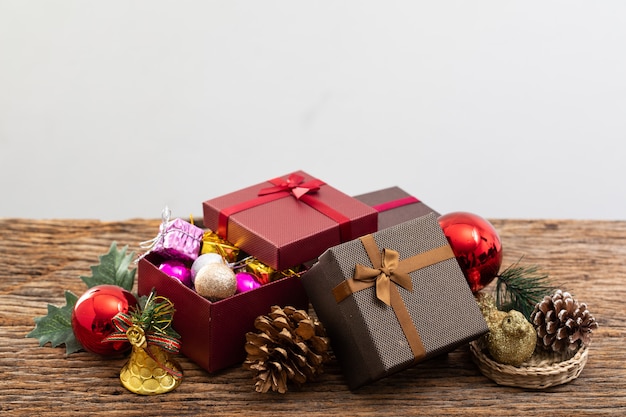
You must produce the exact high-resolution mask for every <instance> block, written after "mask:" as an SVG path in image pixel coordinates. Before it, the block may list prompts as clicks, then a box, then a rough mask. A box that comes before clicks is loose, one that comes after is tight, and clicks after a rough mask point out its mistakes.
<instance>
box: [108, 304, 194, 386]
mask: <svg viewBox="0 0 626 417" xmlns="http://www.w3.org/2000/svg"><path fill="white" fill-rule="evenodd" d="M174 311H175V310H174V305H173V304H172V302H171V301H170V300H168V299H167V298H165V297H156V296H155V295H154V292H153V293H151V294H150V296H149V297H148V300H147V301H146V305H145V307H144V308H143V310H138V309H137V310H134V311H133V312H132V313H131V314H128V313H119V314H117V315H116V316H115V317H114V318H113V324H114V326H115V328H116V332H114V333H113V334H111V335H110V336H109V337H108V338H107V339H106V340H108V341H116V340H123V339H124V338H125V339H127V340H128V341H129V342H130V344H131V345H132V346H133V348H132V352H131V355H130V358H129V359H128V362H126V364H125V365H124V366H123V367H122V370H121V371H120V382H121V383H122V386H124V388H126V389H127V390H129V391H131V392H134V393H135V394H141V395H155V394H164V393H167V392H170V391H172V390H174V389H176V388H177V387H178V386H179V385H180V384H181V382H182V379H183V372H182V369H181V367H180V365H179V364H178V362H177V361H176V360H174V359H173V358H172V357H171V354H175V353H178V351H179V350H180V341H179V338H180V336H179V335H178V334H177V333H176V332H175V331H174V329H172V328H171V323H172V318H173V315H174Z"/></svg>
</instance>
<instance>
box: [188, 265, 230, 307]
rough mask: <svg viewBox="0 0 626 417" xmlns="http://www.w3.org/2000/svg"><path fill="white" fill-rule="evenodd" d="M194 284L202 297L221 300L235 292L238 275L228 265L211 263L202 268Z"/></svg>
mask: <svg viewBox="0 0 626 417" xmlns="http://www.w3.org/2000/svg"><path fill="white" fill-rule="evenodd" d="M194 286H195V288H196V292H197V293H198V294H199V295H201V296H202V297H204V298H207V299H209V301H219V300H223V299H224V298H228V297H230V296H231V295H233V294H235V291H237V277H236V276H235V273H234V272H233V270H232V269H230V267H229V266H228V265H226V264H221V263H210V264H207V265H204V266H203V267H202V268H200V270H199V271H198V273H197V274H196V280H195V282H194Z"/></svg>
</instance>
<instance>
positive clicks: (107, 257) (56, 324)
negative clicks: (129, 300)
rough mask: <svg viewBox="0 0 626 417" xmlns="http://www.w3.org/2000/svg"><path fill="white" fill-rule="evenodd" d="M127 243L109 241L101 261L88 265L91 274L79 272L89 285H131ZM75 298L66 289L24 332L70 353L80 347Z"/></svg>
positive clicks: (133, 273) (130, 258) (132, 276)
mask: <svg viewBox="0 0 626 417" xmlns="http://www.w3.org/2000/svg"><path fill="white" fill-rule="evenodd" d="M127 249H128V246H125V247H123V248H122V249H120V250H118V249H117V243H116V242H113V243H111V246H110V248H109V251H108V252H107V253H106V254H104V255H101V256H99V259H100V263H99V264H97V265H94V266H92V267H91V272H92V275H91V276H89V277H87V276H81V277H80V278H81V279H82V281H83V282H84V283H85V284H86V285H87V287H88V288H91V287H95V286H97V285H103V284H110V285H115V286H119V287H121V288H123V289H125V290H127V291H130V290H131V289H132V288H133V285H134V280H135V272H136V270H135V269H129V266H130V263H131V260H132V258H133V257H134V253H132V252H131V253H129V254H127V253H126V250H127ZM77 301H78V296H77V295H75V294H74V293H72V292H71V291H65V302H66V304H65V305H64V306H63V307H56V306H54V305H51V304H48V314H47V315H46V316H42V317H36V318H35V319H34V321H35V328H34V329H33V330H32V331H31V332H30V333H28V334H27V335H26V337H34V338H37V339H38V340H39V345H40V346H43V345H45V344H46V343H50V345H51V346H52V347H57V346H59V345H62V344H64V345H65V352H66V353H67V354H68V355H69V354H71V353H75V352H78V351H80V350H82V349H83V347H82V346H81V344H80V342H79V341H78V340H77V338H76V336H75V335H74V329H73V328H72V313H73V312H74V306H75V305H76V302H77Z"/></svg>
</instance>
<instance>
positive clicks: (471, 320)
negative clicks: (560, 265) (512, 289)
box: [302, 213, 488, 389]
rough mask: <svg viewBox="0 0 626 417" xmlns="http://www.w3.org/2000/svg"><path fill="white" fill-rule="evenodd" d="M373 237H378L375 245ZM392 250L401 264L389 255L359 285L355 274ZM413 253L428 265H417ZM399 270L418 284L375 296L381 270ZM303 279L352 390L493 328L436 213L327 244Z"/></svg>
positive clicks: (393, 272)
mask: <svg viewBox="0 0 626 417" xmlns="http://www.w3.org/2000/svg"><path fill="white" fill-rule="evenodd" d="M367 242H369V243H371V242H374V247H375V249H376V251H375V252H372V250H371V249H372V247H371V245H369V249H368V246H367V245H366V243H367ZM394 252H396V253H397V255H398V256H399V266H398V265H396V266H395V270H394V269H393V268H394V266H393V265H394V264H393V262H391V261H387V263H386V264H385V267H383V268H382V270H385V271H386V272H385V273H383V274H381V275H380V276H378V278H376V281H377V282H376V286H370V287H367V286H366V287H363V288H359V287H358V284H359V282H357V281H356V280H355V279H353V276H354V274H355V273H358V272H359V271H364V270H366V271H371V270H372V269H374V270H375V268H376V267H377V266H376V265H374V264H375V263H378V266H380V260H381V259H388V257H390V258H389V259H391V258H393V256H392V254H393V253H394ZM376 257H378V259H376ZM415 258H419V262H422V261H424V262H425V264H426V266H423V267H418V269H416V270H413V269H412V268H414V267H415V266H414V261H415ZM372 259H374V260H372ZM441 259H443V260H441ZM357 265H358V266H357ZM390 265H391V266H390ZM368 268H371V269H368ZM407 268H408V269H407ZM380 271H381V270H378V272H380ZM390 271H391V272H390ZM395 273H397V276H398V277H399V276H400V275H401V274H402V273H408V276H409V278H408V280H409V282H410V283H411V284H412V291H409V290H407V289H405V288H404V287H402V286H401V285H398V284H396V283H395V282H390V287H389V288H390V293H394V292H396V302H395V303H394V301H393V299H394V297H393V296H392V297H391V299H392V302H391V306H390V305H387V304H385V303H384V302H383V301H381V300H380V299H379V298H377V297H378V296H379V294H380V293H382V292H383V291H380V292H379V290H378V289H377V288H376V287H377V286H378V282H381V276H382V278H384V276H387V277H388V278H391V279H396V278H392V277H394V276H395V275H394V274H395ZM387 274H391V275H387ZM350 282H351V283H352V284H355V285H356V287H355V289H354V290H348V291H346V288H347V287H350V286H349V285H346V284H348V283H350ZM302 283H303V285H304V288H305V289H306V291H307V294H308V295H309V298H310V300H311V303H312V305H313V307H314V309H315V311H316V313H317V316H318V318H319V319H320V320H321V322H322V323H323V324H324V326H325V328H326V330H327V332H328V335H329V337H330V341H331V345H332V348H333V351H334V353H335V355H336V356H337V359H338V360H339V363H340V365H341V367H342V370H343V373H344V375H345V377H346V379H347V381H348V384H349V386H350V388H352V389H354V388H358V387H360V386H362V385H364V384H367V383H370V382H373V381H376V380H378V379H381V378H383V377H386V376H388V375H391V374H393V373H395V372H398V371H401V370H403V369H406V368H409V367H411V366H413V365H414V364H415V363H418V362H420V361H423V360H426V359H429V358H432V357H434V356H436V355H439V354H442V353H445V352H449V351H451V350H454V349H455V348H456V347H458V346H460V345H462V344H465V343H468V342H470V341H471V340H474V339H476V338H478V337H480V336H481V335H483V334H484V333H486V332H487V330H488V329H487V324H486V322H485V320H484V318H483V316H482V314H481V312H480V310H479V308H478V304H477V303H476V301H475V299H474V295H473V294H472V292H471V290H470V288H469V286H468V284H467V281H466V280H465V277H464V275H463V272H462V271H461V269H460V267H459V265H458V263H457V261H456V258H455V257H454V254H453V253H452V249H451V248H450V246H449V244H448V241H447V239H446V237H445V235H444V234H443V231H442V230H441V227H440V226H439V223H438V221H437V216H436V215H435V214H434V213H431V214H428V215H426V216H422V217H418V218H416V219H412V220H409V221H406V222H404V223H400V224H398V225H396V226H392V227H389V228H387V229H383V230H381V231H379V232H376V233H373V234H372V235H368V236H366V237H364V238H360V239H355V240H353V241H350V242H346V243H343V244H340V245H337V246H335V247H332V248H330V249H328V250H327V251H325V252H324V253H323V254H322V255H321V256H320V257H319V259H318V262H317V263H315V264H314V265H313V266H312V267H311V268H310V269H309V270H308V271H307V272H306V273H305V274H304V275H303V276H302ZM370 284H372V283H370ZM382 286H383V287H384V285H382ZM396 290H397V291H396ZM397 294H399V296H400V301H398V300H397ZM342 297H343V299H341V298H342ZM338 300H340V301H338ZM403 308H405V310H404V313H403V312H402V310H403ZM407 320H408V322H407ZM416 335H417V342H416V341H415V337H416ZM416 343H417V345H419V344H420V343H421V349H422V350H421V351H420V346H417V345H416Z"/></svg>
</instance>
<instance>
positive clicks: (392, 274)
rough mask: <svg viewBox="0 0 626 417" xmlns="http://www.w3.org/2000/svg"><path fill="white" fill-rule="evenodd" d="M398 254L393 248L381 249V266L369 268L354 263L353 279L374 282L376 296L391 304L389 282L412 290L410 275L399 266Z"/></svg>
mask: <svg viewBox="0 0 626 417" xmlns="http://www.w3.org/2000/svg"><path fill="white" fill-rule="evenodd" d="M399 266H400V254H399V253H398V252H396V251H395V250H393V249H383V251H382V259H381V266H380V267H379V268H370V267H367V266H364V265H361V264H356V267H355V271H354V277H353V278H354V279H355V280H356V281H363V282H365V283H371V282H375V283H376V297H377V298H378V299H379V300H380V301H382V302H383V303H385V304H387V305H388V306H390V305H391V282H395V283H396V284H398V285H400V286H402V287H403V288H404V289H406V290H408V291H413V283H412V282H411V277H410V276H409V274H408V273H407V272H406V271H402V270H401V269H400V268H399Z"/></svg>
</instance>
